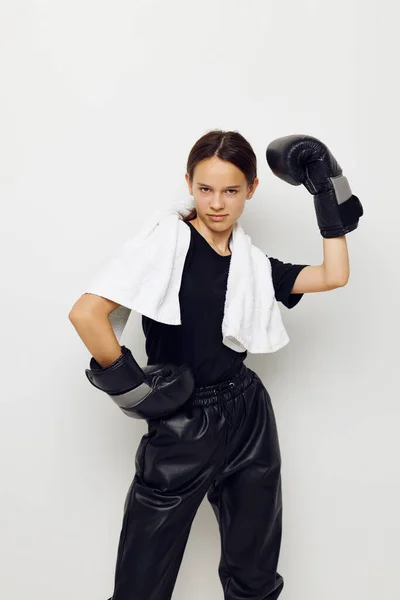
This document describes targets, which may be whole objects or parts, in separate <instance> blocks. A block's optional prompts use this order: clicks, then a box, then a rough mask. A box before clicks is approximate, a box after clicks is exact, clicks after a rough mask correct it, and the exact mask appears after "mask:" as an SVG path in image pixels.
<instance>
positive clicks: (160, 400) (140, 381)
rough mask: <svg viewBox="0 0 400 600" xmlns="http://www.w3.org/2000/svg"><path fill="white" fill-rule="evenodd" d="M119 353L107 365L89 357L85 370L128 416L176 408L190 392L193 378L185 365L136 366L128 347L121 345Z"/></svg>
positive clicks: (151, 415) (153, 414)
mask: <svg viewBox="0 0 400 600" xmlns="http://www.w3.org/2000/svg"><path fill="white" fill-rule="evenodd" d="M121 350H122V355H121V356H120V357H118V358H117V359H116V360H115V361H114V362H113V363H111V365H108V366H107V367H102V366H101V365H99V363H98V362H97V361H96V360H95V359H94V358H93V357H92V358H91V360H90V369H86V370H85V374H86V377H87V378H88V380H89V381H90V383H91V384H92V385H93V386H94V387H96V388H98V389H99V390H101V391H103V392H105V393H106V394H108V395H109V396H110V398H111V399H112V400H113V401H114V402H115V404H116V405H117V406H119V408H120V409H121V410H122V411H123V412H124V413H125V414H126V415H128V416H129V417H133V418H136V419H158V418H162V417H164V416H166V415H168V414H170V413H172V412H175V411H176V410H178V408H180V407H181V406H182V405H183V404H184V403H185V402H186V401H187V400H188V399H189V397H190V396H191V394H192V392H193V389H194V378H193V374H192V372H191V370H190V368H189V367H188V366H186V365H181V366H179V367H177V366H176V365H173V364H159V365H148V366H146V367H144V368H143V369H142V368H141V367H139V365H138V364H137V362H136V361H135V359H134V358H133V356H132V353H131V351H130V350H129V348H126V347H125V346H121Z"/></svg>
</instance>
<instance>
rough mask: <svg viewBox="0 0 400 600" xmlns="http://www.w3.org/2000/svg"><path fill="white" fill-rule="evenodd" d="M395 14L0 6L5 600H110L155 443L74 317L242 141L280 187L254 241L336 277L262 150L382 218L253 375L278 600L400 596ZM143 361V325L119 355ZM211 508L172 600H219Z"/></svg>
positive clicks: (277, 6) (332, 7) (300, 7)
mask: <svg viewBox="0 0 400 600" xmlns="http://www.w3.org/2000/svg"><path fill="white" fill-rule="evenodd" d="M396 10H397V7H396V5H395V4H392V3H390V2H389V1H388V0H384V1H379V2H378V0H375V1H370V2H368V1H367V2H365V1H361V0H351V1H349V0H339V1H336V2H317V1H313V2H311V1H305V2H297V1H295V0H292V1H291V2H288V1H284V2H282V1H281V2H277V1H274V2H271V1H266V0H262V1H261V0H255V1H252V0H250V1H247V2H244V1H233V0H229V1H228V0H225V1H218V0H212V1H210V0H202V2H187V1H186V2H184V1H183V0H182V1H178V0H169V1H168V2H164V1H161V0H156V1H149V0H147V1H135V2H128V1H126V0H120V1H116V2H105V1H104V0H100V1H99V0H97V1H94V0H79V1H78V0H70V1H69V2H66V1H64V2H60V1H58V2H57V1H54V2H46V1H43V0H42V1H36V2H34V1H27V0H25V1H23V0H14V1H13V2H12V3H11V2H6V1H5V0H4V1H3V2H2V3H1V5H0V60H1V82H0V85H1V105H0V119H1V141H0V145H1V157H0V159H1V160H0V172H1V259H2V261H1V304H2V327H1V331H2V344H1V355H2V356H1V364H2V367H3V368H2V386H1V387H2V393H1V403H2V408H1V411H2V414H1V420H0V428H1V429H0V440H1V452H0V461H1V465H0V466H1V512H0V518H1V556H0V571H1V573H0V579H1V595H2V597H4V598H7V600H22V599H23V600H26V599H34V600H36V599H37V600H39V598H40V600H54V599H57V600H67V599H70V598H74V599H79V600H83V599H85V600H106V598H108V596H109V595H110V594H111V592H112V584H113V576H114V564H115V557H116V550H117V543H118V538H119V531H120V525H121V520H122V509H123V503H124V500H125V494H126V492H127V489H128V487H129V484H130V482H131V479H132V477H133V474H134V455H135V452H136V448H137V445H138V443H139V440H140V438H141V436H142V435H143V433H144V432H145V424H144V423H143V422H138V421H135V420H132V419H129V418H127V417H126V416H124V415H123V414H122V413H121V412H120V411H118V409H117V408H116V407H115V406H114V405H113V404H112V403H111V402H110V401H109V400H108V399H107V397H106V396H105V395H102V394H101V393H100V392H98V391H97V390H95V389H94V388H93V387H91V386H90V384H89V383H88V382H87V380H86V377H85V375H84V369H85V368H86V367H87V366H88V362H89V358H90V356H89V353H88V351H87V350H86V348H85V347H84V345H83V344H82V342H81V340H80V339H79V337H78V335H77V334H76V332H75V330H74V329H73V327H72V325H71V323H70V322H69V320H68V312H69V310H70V308H71V307H72V305H73V303H74V302H75V300H76V299H77V298H78V297H79V295H80V294H81V293H82V291H84V288H85V285H86V282H88V281H89V280H90V277H91V273H92V271H93V269H95V268H96V267H98V266H99V265H100V264H101V262H102V260H104V259H106V258H107V257H108V256H109V255H110V254H111V253H112V252H114V250H115V249H116V248H118V247H119V246H120V245H121V244H122V242H123V241H124V240H126V239H127V238H129V237H130V236H131V235H133V234H134V233H135V232H137V231H138V230H139V228H140V226H141V223H142V222H143V219H144V218H145V217H146V216H148V215H149V211H152V210H153V209H156V208H159V207H162V206H164V205H166V204H167V203H168V202H170V201H172V200H174V199H179V198H181V197H182V194H186V187H185V183H184V173H185V165H186V159H187V155H188V152H189V150H190V148H191V146H192V144H193V143H194V142H195V141H196V139H197V138H198V137H200V136H201V135H202V134H203V133H205V132H206V131H207V130H209V129H212V128H214V127H218V128H224V129H236V130H239V131H240V132H241V133H242V134H243V135H244V136H245V137H247V138H248V140H249V141H250V143H251V144H252V145H253V147H254V149H255V151H256V153H257V156H258V159H259V177H260V179H261V184H260V187H259V189H258V190H257V192H256V195H255V197H254V198H253V199H252V200H251V202H249V203H248V205H247V208H246V211H245V213H244V215H243V217H242V221H241V222H242V224H243V225H244V227H245V229H246V231H247V233H249V235H251V237H252V239H253V242H254V243H256V244H257V245H258V246H259V247H261V248H262V249H263V250H264V251H265V252H267V253H269V254H270V255H272V256H276V257H278V258H280V259H281V260H284V261H291V262H299V263H308V264H320V263H321V262H322V238H321V237H320V234H319V230H318V227H317V225H316V218H315V214H314V208H313V202H312V197H311V196H310V195H309V194H308V193H307V191H306V190H305V189H304V188H303V187H301V188H295V187H292V186H289V185H287V184H285V183H284V182H282V181H280V180H279V179H277V178H275V177H274V176H273V175H272V173H271V171H270V170H269V168H268V166H267V164H266V162H265V159H264V155H265V148H266V146H267V144H268V142H269V141H271V140H272V139H274V138H275V137H279V136H282V135H287V134H291V133H308V134H311V135H315V136H317V137H319V138H320V139H322V140H323V141H325V142H326V143H327V144H328V146H329V147H330V149H331V151H332V152H333V154H334V155H335V157H336V158H337V160H338V161H339V163H340V164H341V165H342V167H343V169H344V172H345V174H346V175H347V177H348V178H349V181H350V184H351V186H352V188H353V191H354V193H356V194H357V195H358V196H359V197H360V199H361V200H362V203H363V205H364V209H365V216H364V217H363V218H362V219H361V221H360V227H359V229H358V230H357V231H355V232H353V233H351V234H349V235H348V236H347V238H348V247H349V252H350V260H351V276H350V281H349V283H348V285H347V286H346V287H345V288H341V289H338V290H335V291H331V292H327V293H319V294H309V295H306V296H305V297H304V298H303V300H302V301H301V303H300V304H299V305H298V306H297V307H296V308H295V309H293V310H292V311H288V310H287V309H286V308H284V307H282V314H283V319H284V322H285V325H286V328H287V330H288V333H289V335H290V338H291V342H290V344H288V345H287V346H286V347H285V348H284V349H282V350H281V351H279V352H277V353H275V354H272V355H258V356H249V358H248V361H247V363H248V365H249V366H250V367H252V368H254V369H256V370H257V372H258V373H259V374H260V375H261V376H262V378H263V381H264V382H265V384H266V386H267V388H268V390H269V392H270V394H271V397H272V401H273V404H274V408H275V413H276V418H277V421H278V427H279V434H280V443H281V450H282V459H283V470H282V474H283V496H284V531H283V543H282V552H281V560H280V569H279V571H280V572H281V573H282V575H283V576H284V578H285V583H286V584H285V589H284V592H283V594H282V599H287V600H321V598H323V599H324V600H338V599H339V598H340V599H346V600H347V599H352V600H353V599H360V600H376V599H377V598H390V599H393V598H395V597H397V596H398V595H399V594H400V578H399V570H398V566H399V551H398V547H399V546H398V544H399V535H400V519H399V515H398V507H399V505H400V486H399V475H400V472H399V471H400V469H399V449H400V448H399V437H398V429H399V385H398V375H396V372H397V371H398V367H397V363H398V355H399V353H398V337H399V329H400V327H399V325H400V319H399V312H398V297H399V296H398V294H399V267H398V265H399V258H400V257H399V242H398V233H399V208H398V202H397V199H398V198H397V196H398V193H397V188H398V181H397V179H398V178H397V171H398V167H397V161H398V137H399V136H398V134H399V125H398V105H399V100H400V98H399V92H398V91H397V90H396V78H397V73H398V65H397V57H398V54H399V44H398V30H397V26H398V21H397V18H396V15H395V11H396ZM123 341H124V343H126V344H127V345H129V346H130V347H131V348H132V350H133V351H134V353H135V356H136V357H137V358H138V360H139V361H144V358H145V355H144V343H143V342H144V338H143V335H142V332H141V326H140V317H139V315H136V314H135V315H133V316H132V317H131V320H130V321H129V324H128V327H127V329H126V332H125V333H124V338H123ZM219 554H220V546H219V534H218V529H217V524H216V521H215V519H214V515H213V513H212V511H211V509H210V507H209V505H208V504H207V502H206V501H205V502H203V504H202V505H201V507H200V510H199V512H198V514H197V516H196V519H195V522H194V524H193V528H192V532H191V535H190V538H189V543H188V546H187V550H186V553H185V556H184V560H183V563H182V567H181V571H180V573H179V577H178V581H177V584H176V588H175V593H174V600H187V599H188V598H190V600H204V598H207V599H210V600H222V590H221V588H220V584H219V580H218V576H217V565H218V561H219Z"/></svg>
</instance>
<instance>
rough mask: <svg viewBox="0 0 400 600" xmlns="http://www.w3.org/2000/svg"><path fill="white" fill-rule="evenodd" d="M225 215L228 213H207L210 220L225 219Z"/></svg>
mask: <svg viewBox="0 0 400 600" xmlns="http://www.w3.org/2000/svg"><path fill="white" fill-rule="evenodd" d="M227 216H228V215H208V217H209V218H210V219H211V220H212V221H222V219H225V217H227Z"/></svg>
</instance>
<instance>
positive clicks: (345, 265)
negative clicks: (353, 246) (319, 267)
mask: <svg viewBox="0 0 400 600" xmlns="http://www.w3.org/2000/svg"><path fill="white" fill-rule="evenodd" d="M322 239H323V246H324V248H323V251H324V262H323V267H324V271H325V278H326V281H328V282H332V283H338V284H339V285H345V284H346V283H347V281H348V279H349V276H350V264H349V253H348V250H347V241H346V236H345V235H343V236H340V237H336V238H322Z"/></svg>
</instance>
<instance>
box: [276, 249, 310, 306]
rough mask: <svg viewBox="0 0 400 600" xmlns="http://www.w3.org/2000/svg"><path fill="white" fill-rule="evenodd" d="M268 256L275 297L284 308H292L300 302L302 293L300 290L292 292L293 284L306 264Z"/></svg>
mask: <svg viewBox="0 0 400 600" xmlns="http://www.w3.org/2000/svg"><path fill="white" fill-rule="evenodd" d="M267 256H268V255H267ZM268 258H269V261H270V263H271V271H272V282H273V285H274V291H275V298H276V299H277V301H278V302H281V303H282V304H283V305H284V306H286V308H294V307H295V306H296V304H298V303H299V302H300V300H301V298H302V296H303V294H302V293H300V292H298V293H294V292H293V286H294V283H295V281H296V279H297V277H298V275H299V273H301V271H303V270H304V269H305V268H306V267H307V265H300V264H292V263H285V262H282V261H281V260H279V259H277V258H274V257H273V256H268Z"/></svg>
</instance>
